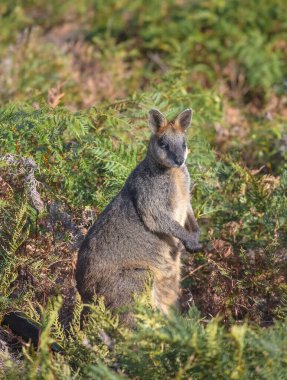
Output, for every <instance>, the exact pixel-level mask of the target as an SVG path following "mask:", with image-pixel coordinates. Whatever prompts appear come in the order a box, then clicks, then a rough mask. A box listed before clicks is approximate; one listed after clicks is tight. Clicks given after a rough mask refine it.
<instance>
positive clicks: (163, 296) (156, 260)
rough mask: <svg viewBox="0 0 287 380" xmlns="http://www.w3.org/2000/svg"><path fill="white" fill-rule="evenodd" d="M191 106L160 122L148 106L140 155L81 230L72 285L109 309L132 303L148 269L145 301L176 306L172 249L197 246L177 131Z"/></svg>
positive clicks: (176, 255)
mask: <svg viewBox="0 0 287 380" xmlns="http://www.w3.org/2000/svg"><path fill="white" fill-rule="evenodd" d="M191 114H192V113H191V110H189V109H187V110H185V111H183V112H182V113H181V114H180V115H179V116H178V117H177V118H176V119H175V120H174V121H172V122H167V120H166V119H165V118H164V116H163V115H162V114H161V113H160V112H159V111H157V110H151V111H150V112H149V125H150V128H151V129H152V136H151V138H150V142H149V146H148V150H147V154H146V157H145V159H144V160H143V161H142V162H141V163H140V164H139V165H138V166H137V167H136V168H135V170H134V171H133V172H132V173H131V174H130V176H129V178H128V179H127V181H126V183H125V185H124V187H123V188H122V190H121V191H120V192H119V194H118V195H117V196H116V197H115V198H114V200H113V201H112V202H111V203H110V204H109V205H108V206H107V207H106V209H105V210H104V211H103V212H102V214H101V215H100V216H99V218H98V220H97V221H96V223H95V224H94V225H93V226H92V227H91V229H90V230H89V232H88V234H87V236H86V238H85V240H84V242H83V244H82V246H81V248H80V250H79V253H78V262H77V268H76V280H77V287H78V290H79V292H80V294H81V297H82V299H83V301H84V302H90V301H91V300H92V298H93V296H94V294H95V293H96V294H97V295H103V296H104V297H105V302H106V306H107V307H109V308H111V309H115V308H119V307H122V306H128V305H131V304H132V297H133V294H134V293H140V292H142V291H143V288H144V284H145V280H146V277H147V274H148V272H151V273H152V274H153V279H154V280H153V297H152V298H153V302H154V304H155V305H156V306H157V307H158V308H159V309H160V310H162V312H164V313H168V310H169V307H170V306H176V304H177V300H178V294H179V284H180V256H181V251H182V249H183V248H184V247H185V249H186V250H187V251H190V252H195V251H197V250H199V249H200V245H199V243H198V237H199V228H198V224H197V222H196V219H195V217H194V215H193V211H192V207H191V205H190V196H189V192H190V177H189V173H188V170H187V167H186V165H185V163H184V162H185V158H186V156H187V148H186V144H185V131H186V128H187V127H188V125H189V124H190V121H191Z"/></svg>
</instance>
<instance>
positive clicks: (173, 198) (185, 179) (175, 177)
mask: <svg viewBox="0 0 287 380" xmlns="http://www.w3.org/2000/svg"><path fill="white" fill-rule="evenodd" d="M168 201H169V205H170V208H171V212H172V216H173V219H174V220H176V221H177V222H178V223H180V224H181V225H182V226H183V225H184V223H185V220H186V214H187V210H188V206H189V202H190V199H189V175H188V173H187V171H186V170H184V169H182V168H178V169H177V168H176V169H172V170H171V176H170V192H169V200H168Z"/></svg>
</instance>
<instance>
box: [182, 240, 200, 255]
mask: <svg viewBox="0 0 287 380" xmlns="http://www.w3.org/2000/svg"><path fill="white" fill-rule="evenodd" d="M184 246H185V249H186V250H187V251H188V252H190V253H195V252H200V251H201V250H202V245H201V244H200V243H198V242H197V241H194V240H189V241H187V242H185V244H184Z"/></svg>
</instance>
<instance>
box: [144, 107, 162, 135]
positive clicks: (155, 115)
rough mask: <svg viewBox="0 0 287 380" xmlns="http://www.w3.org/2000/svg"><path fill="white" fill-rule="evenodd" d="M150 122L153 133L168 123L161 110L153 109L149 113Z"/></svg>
mask: <svg viewBox="0 0 287 380" xmlns="http://www.w3.org/2000/svg"><path fill="white" fill-rule="evenodd" d="M148 124H149V127H150V129H151V131H152V132H153V133H156V132H158V131H159V129H161V128H162V127H163V126H164V125H165V124H166V118H165V117H164V116H163V114H162V113H161V112H159V111H158V110H156V109H152V110H150V111H149V113H148Z"/></svg>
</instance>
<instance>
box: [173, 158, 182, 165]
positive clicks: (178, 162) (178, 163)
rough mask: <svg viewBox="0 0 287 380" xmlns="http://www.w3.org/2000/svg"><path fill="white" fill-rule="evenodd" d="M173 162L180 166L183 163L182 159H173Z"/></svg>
mask: <svg viewBox="0 0 287 380" xmlns="http://www.w3.org/2000/svg"><path fill="white" fill-rule="evenodd" d="M174 162H175V163H176V165H178V166H181V165H182V164H183V163H184V158H182V157H176V158H175V159H174Z"/></svg>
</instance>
